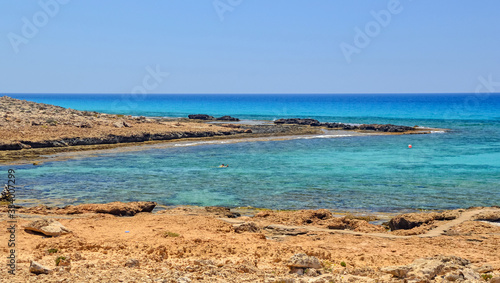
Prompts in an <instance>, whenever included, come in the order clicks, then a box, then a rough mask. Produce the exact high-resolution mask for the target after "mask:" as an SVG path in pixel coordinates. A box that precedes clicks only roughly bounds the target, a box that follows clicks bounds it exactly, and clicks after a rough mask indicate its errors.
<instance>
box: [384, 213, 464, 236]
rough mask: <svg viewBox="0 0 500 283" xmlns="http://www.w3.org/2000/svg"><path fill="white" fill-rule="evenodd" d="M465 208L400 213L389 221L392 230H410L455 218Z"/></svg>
mask: <svg viewBox="0 0 500 283" xmlns="http://www.w3.org/2000/svg"><path fill="white" fill-rule="evenodd" d="M461 212H463V210H450V211H446V212H442V213H437V212H430V213H407V214H402V215H398V216H396V217H394V218H392V219H391V220H390V221H389V228H391V230H393V231H395V230H400V229H404V230H408V229H413V228H415V227H419V226H420V225H423V224H429V223H431V222H433V221H435V220H453V219H456V218H457V217H458V216H460V213H461Z"/></svg>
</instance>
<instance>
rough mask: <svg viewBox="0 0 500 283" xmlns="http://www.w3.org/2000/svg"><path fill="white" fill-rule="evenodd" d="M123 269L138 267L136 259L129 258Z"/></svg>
mask: <svg viewBox="0 0 500 283" xmlns="http://www.w3.org/2000/svg"><path fill="white" fill-rule="evenodd" d="M125 267H130V268H134V267H140V263H139V261H138V260H137V259H135V258H131V259H129V260H127V262H126V263H125Z"/></svg>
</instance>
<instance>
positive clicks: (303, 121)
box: [274, 118, 321, 126]
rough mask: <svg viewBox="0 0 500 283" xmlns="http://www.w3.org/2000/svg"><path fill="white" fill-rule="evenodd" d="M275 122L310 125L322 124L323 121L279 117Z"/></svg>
mask: <svg viewBox="0 0 500 283" xmlns="http://www.w3.org/2000/svg"><path fill="white" fill-rule="evenodd" d="M274 123H275V124H295V125H309V126H321V123H320V122H319V121H318V120H316V119H300V118H291V119H278V120H276V121H274Z"/></svg>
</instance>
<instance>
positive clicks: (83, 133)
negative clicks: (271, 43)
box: [0, 96, 446, 165]
mask: <svg viewBox="0 0 500 283" xmlns="http://www.w3.org/2000/svg"><path fill="white" fill-rule="evenodd" d="M0 108H1V109H2V110H3V111H5V113H6V114H4V115H3V117H0V126H1V127H0V134H2V136H3V140H2V143H0V149H1V150H0V165H11V164H19V163H23V162H24V163H28V162H30V161H31V162H33V161H34V162H40V160H41V161H42V162H43V159H45V158H43V156H44V155H50V154H58V153H64V152H74V151H77V152H78V151H87V150H100V149H112V148H119V147H128V146H139V145H148V144H155V143H171V142H179V141H182V142H184V141H211V140H220V139H230V140H231V139H233V140H234V139H248V140H249V141H250V140H251V139H252V138H256V139H258V138H266V137H268V138H271V137H272V139H274V140H280V139H289V138H288V137H290V136H304V137H300V138H309V137H314V136H322V137H324V136H325V132H330V133H332V135H333V136H338V133H339V132H345V131H347V132H349V135H351V134H352V135H403V134H431V133H433V132H435V131H446V129H434V128H416V127H405V126H394V125H377V124H375V125H361V126H365V128H363V129H365V130H363V129H358V128H356V127H359V126H354V125H351V124H341V123H319V121H317V120H313V119H281V121H280V120H277V121H260V120H248V121H247V120H245V121H240V120H239V119H237V118H233V117H230V116H224V117H221V118H217V119H222V120H217V119H215V118H213V117H211V116H208V115H192V116H194V117H196V118H197V119H188V118H147V117H143V116H139V117H133V116H130V115H128V116H127V115H113V114H105V113H98V112H88V111H77V110H73V109H67V108H63V107H59V106H53V105H48V104H42V103H35V102H30V101H24V100H23V101H22V100H18V99H13V98H10V97H6V96H4V97H1V98H0ZM207 117H209V118H208V119H206V118H207ZM198 118H202V119H201V120H200V119H198ZM387 126H390V127H387ZM384 127H385V128H384ZM380 128H384V130H381V129H380ZM366 129H368V130H366ZM387 131H395V132H387ZM306 135H308V137H306Z"/></svg>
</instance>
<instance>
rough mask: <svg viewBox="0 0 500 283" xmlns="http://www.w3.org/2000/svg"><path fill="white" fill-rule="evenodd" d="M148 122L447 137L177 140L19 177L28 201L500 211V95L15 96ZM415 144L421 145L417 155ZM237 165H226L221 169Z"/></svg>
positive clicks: (24, 169) (21, 198)
mask: <svg viewBox="0 0 500 283" xmlns="http://www.w3.org/2000/svg"><path fill="white" fill-rule="evenodd" d="M7 95H9V96H11V97H14V98H19V99H26V100H30V101H35V102H41V103H48V104H54V105H59V106H62V107H68V108H72V109H77V110H87V111H99V112H105V113H113V114H130V115H134V116H147V117H187V115H189V114H209V115H212V116H223V115H230V116H233V117H237V118H240V119H243V120H270V121H272V120H275V119H279V118H292V117H293V118H313V119H317V120H319V121H321V122H342V123H353V124H362V123H378V124H386V123H390V124H396V125H407V126H415V125H418V126H421V127H431V128H440V129H447V130H446V131H440V130H437V131H433V132H432V133H431V134H425V135H373V136H371V135H369V136H357V135H349V134H347V135H346V134H343V135H335V134H333V135H332V134H329V135H326V134H325V135H316V136H310V137H306V138H304V137H297V138H291V139H287V140H271V139H270V140H259V141H255V140H251V139H248V140H240V141H238V142H227V141H223V140H220V141H209V142H181V141H179V142H176V143H169V145H168V146H167V145H166V146H151V147H147V146H142V147H141V146H140V147H136V148H135V149H134V148H132V149H130V150H109V151H102V152H93V153H92V154H90V153H86V152H83V153H79V154H75V156H73V158H67V159H62V160H54V161H47V162H44V163H42V164H41V165H39V166H34V165H33V164H20V165H10V166H0V172H5V174H4V175H5V176H4V179H5V181H7V171H8V169H15V171H16V180H17V185H18V187H17V203H18V204H21V205H36V204H40V203H41V204H48V205H51V204H52V205H60V206H62V205H67V204H80V203H105V202H111V201H123V202H126V201H156V202H157V203H158V204H160V205H165V206H177V205H196V206H227V207H256V208H271V209H319V208H326V209H331V210H335V211H354V212H368V213H371V212H373V213H374V212H381V213H399V212H408V211H417V210H444V209H455V208H466V207H470V206H493V205H500V95H499V94H493V93H470V94H332V95H317V94H309V95H307V94H301V95H285V94H280V95H276V94H273V95H271V94H270V95H263V94H259V95H243V94H234V95H215V94H212V95H193V94H190V95H131V94H124V95H119V94H116V95H110V94H102V95H99V94H66V95H63V94H7ZM409 145H411V148H410V147H409ZM222 163H224V164H229V167H228V168H218V165H220V164H222Z"/></svg>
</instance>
